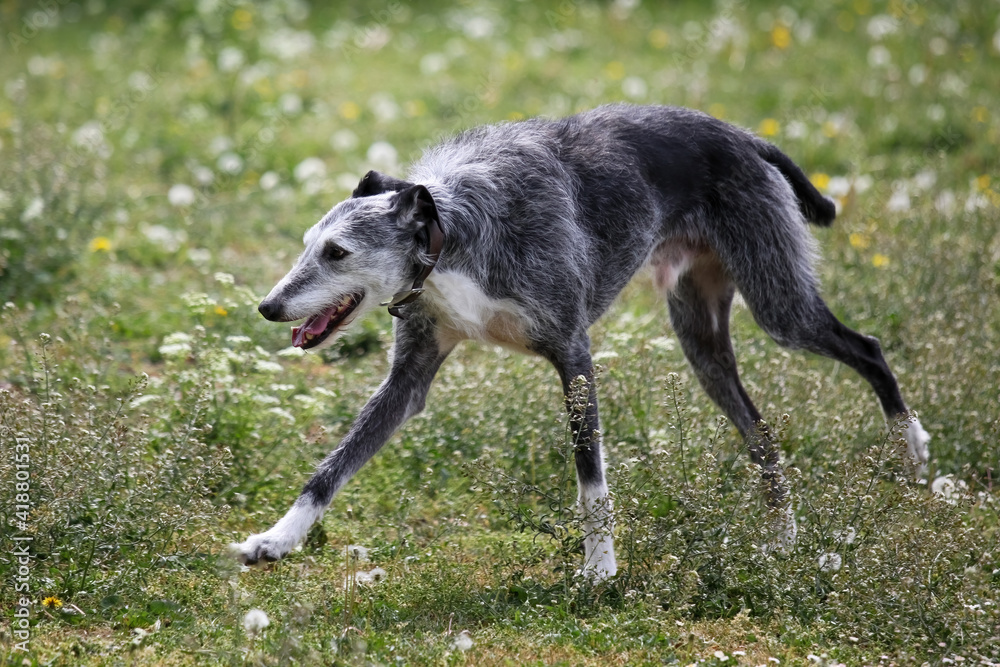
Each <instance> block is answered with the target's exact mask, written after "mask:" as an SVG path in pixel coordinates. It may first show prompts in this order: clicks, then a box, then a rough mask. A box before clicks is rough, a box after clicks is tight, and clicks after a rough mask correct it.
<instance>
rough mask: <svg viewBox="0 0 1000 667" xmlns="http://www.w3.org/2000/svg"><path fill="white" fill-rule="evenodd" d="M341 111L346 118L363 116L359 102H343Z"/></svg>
mask: <svg viewBox="0 0 1000 667" xmlns="http://www.w3.org/2000/svg"><path fill="white" fill-rule="evenodd" d="M339 111H340V115H341V117H342V118H344V119H345V120H357V119H358V118H359V117H360V116H361V107H360V106H358V104H357V102H343V103H341V105H340V108H339Z"/></svg>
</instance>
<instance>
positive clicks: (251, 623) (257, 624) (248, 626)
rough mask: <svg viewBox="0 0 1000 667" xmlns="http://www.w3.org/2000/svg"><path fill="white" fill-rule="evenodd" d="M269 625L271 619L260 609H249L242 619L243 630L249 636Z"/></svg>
mask: <svg viewBox="0 0 1000 667" xmlns="http://www.w3.org/2000/svg"><path fill="white" fill-rule="evenodd" d="M269 625H271V619H269V618H268V617H267V614H266V613H264V611H263V610H261V609H251V610H250V611H248V612H247V615H246V616H244V617H243V629H244V630H246V631H247V632H248V633H250V634H256V633H258V632H260V631H261V630H263V629H264V628H266V627H267V626H269Z"/></svg>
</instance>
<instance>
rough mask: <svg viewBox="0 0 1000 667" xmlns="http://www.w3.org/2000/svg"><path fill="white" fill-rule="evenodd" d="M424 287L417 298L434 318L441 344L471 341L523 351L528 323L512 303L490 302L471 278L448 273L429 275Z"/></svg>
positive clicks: (519, 308)
mask: <svg viewBox="0 0 1000 667" xmlns="http://www.w3.org/2000/svg"><path fill="white" fill-rule="evenodd" d="M425 287H426V289H427V292H426V293H425V294H424V295H423V297H421V298H423V299H426V300H427V301H428V303H429V305H430V306H431V308H432V309H433V311H434V314H435V316H436V317H437V318H438V326H439V327H440V330H441V333H442V336H443V337H444V340H442V343H446V344H449V343H450V344H454V343H456V342H458V341H459V340H462V339H466V338H471V339H473V340H482V341H487V342H490V343H497V344H499V345H504V346H508V347H511V348H514V349H516V350H518V351H525V350H526V349H527V343H528V337H527V331H528V329H529V327H530V323H531V319H530V317H529V316H528V315H527V313H525V312H524V309H523V308H521V307H520V306H519V305H518V304H516V303H515V302H514V301H512V300H510V299H493V298H490V297H489V296H487V295H486V294H485V293H484V292H483V290H482V288H481V287H480V286H479V284H478V283H476V281H474V280H473V279H472V278H470V277H469V276H467V275H465V274H462V273H457V272H452V271H441V272H434V273H432V274H431V275H430V276H429V277H428V278H427V281H426V282H425Z"/></svg>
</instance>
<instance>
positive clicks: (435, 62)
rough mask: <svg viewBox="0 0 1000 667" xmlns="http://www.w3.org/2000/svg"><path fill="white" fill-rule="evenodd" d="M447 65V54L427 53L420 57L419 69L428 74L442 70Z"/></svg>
mask: <svg viewBox="0 0 1000 667" xmlns="http://www.w3.org/2000/svg"><path fill="white" fill-rule="evenodd" d="M447 67H448V56H446V55H444V54H443V53H437V52H434V53H428V54H427V55H425V56H424V57H423V58H421V59H420V71H421V72H423V73H424V74H426V75H428V76H430V75H433V74H437V73H438V72H443V71H444V70H445V69H446V68H447Z"/></svg>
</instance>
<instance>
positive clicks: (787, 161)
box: [757, 141, 837, 227]
mask: <svg viewBox="0 0 1000 667" xmlns="http://www.w3.org/2000/svg"><path fill="white" fill-rule="evenodd" d="M757 154H758V155H760V156H761V157H762V158H764V159H765V160H766V161H767V162H769V163H770V164H772V165H774V166H775V167H777V168H778V171H780V172H781V174H782V175H783V176H784V177H785V179H787V180H788V182H789V183H790V184H791V186H792V191H793V192H795V197H796V198H797V199H798V200H799V209H800V210H801V211H802V215H804V216H805V217H806V220H808V221H809V222H811V223H813V224H816V225H819V226H820V227H829V226H830V225H832V224H833V219H834V218H835V217H836V216H837V208H836V206H834V204H833V202H832V201H831V200H830V199H828V198H826V197H824V196H823V195H822V194H820V192H819V190H817V189H816V186H815V185H813V184H812V183H811V182H810V181H809V179H808V178H807V177H806V175H805V174H804V173H802V170H801V169H799V166H798V165H797V164H795V163H794V162H792V159H791V158H790V157H788V156H787V155H785V154H784V153H782V152H781V151H780V150H778V148H777V146H774V145H773V144H769V143H767V142H766V141H758V142H757Z"/></svg>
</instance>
